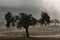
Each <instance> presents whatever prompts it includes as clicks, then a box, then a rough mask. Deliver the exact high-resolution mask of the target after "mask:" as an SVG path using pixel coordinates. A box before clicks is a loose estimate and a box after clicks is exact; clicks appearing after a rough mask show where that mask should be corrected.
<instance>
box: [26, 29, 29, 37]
mask: <svg viewBox="0 0 60 40" xmlns="http://www.w3.org/2000/svg"><path fill="white" fill-rule="evenodd" d="M26 36H27V37H29V32H28V28H26Z"/></svg>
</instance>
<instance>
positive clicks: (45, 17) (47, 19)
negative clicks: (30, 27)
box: [40, 12, 50, 25]
mask: <svg viewBox="0 0 60 40" xmlns="http://www.w3.org/2000/svg"><path fill="white" fill-rule="evenodd" d="M40 23H41V24H45V25H46V23H47V24H48V25H49V23H50V16H49V15H48V13H46V12H42V14H41V19H40Z"/></svg>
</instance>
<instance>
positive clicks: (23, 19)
mask: <svg viewBox="0 0 60 40" xmlns="http://www.w3.org/2000/svg"><path fill="white" fill-rule="evenodd" d="M19 15H20V17H19V16H18V15H17V16H13V15H12V14H11V12H8V13H7V14H6V15H5V19H6V27H7V28H10V24H11V23H12V26H13V27H14V26H15V23H17V29H21V27H24V28H25V29H26V36H27V37H29V32H28V28H29V26H35V25H36V23H37V22H39V23H40V24H41V25H43V24H45V25H47V24H48V25H49V23H51V22H53V21H51V20H50V16H49V15H48V13H46V12H42V14H41V18H40V20H36V19H35V18H34V17H33V16H32V14H29V15H28V14H27V13H23V12H22V13H20V14H19ZM17 21H18V22H17ZM55 21H56V22H57V23H59V21H58V20H56V19H55Z"/></svg>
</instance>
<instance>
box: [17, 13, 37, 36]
mask: <svg viewBox="0 0 60 40" xmlns="http://www.w3.org/2000/svg"><path fill="white" fill-rule="evenodd" d="M20 15H21V20H20V21H19V22H18V24H17V28H20V29H21V27H24V28H25V29H26V36H27V37H29V32H28V28H29V26H30V25H35V24H36V22H35V19H34V18H33V17H32V15H27V14H26V13H20Z"/></svg>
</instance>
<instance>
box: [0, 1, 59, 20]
mask: <svg viewBox="0 0 60 40" xmlns="http://www.w3.org/2000/svg"><path fill="white" fill-rule="evenodd" d="M0 6H7V7H17V8H21V7H25V8H29V9H34V8H35V9H36V10H38V11H37V12H38V13H37V14H36V13H35V15H37V16H38V17H39V15H40V13H41V11H46V12H48V13H49V15H50V16H51V17H52V18H54V19H55V18H57V19H59V20H60V0H0ZM39 12H40V13H39ZM57 16H58V17H57Z"/></svg>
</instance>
